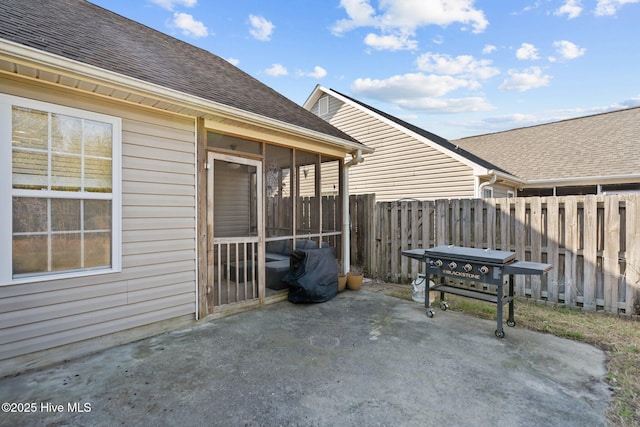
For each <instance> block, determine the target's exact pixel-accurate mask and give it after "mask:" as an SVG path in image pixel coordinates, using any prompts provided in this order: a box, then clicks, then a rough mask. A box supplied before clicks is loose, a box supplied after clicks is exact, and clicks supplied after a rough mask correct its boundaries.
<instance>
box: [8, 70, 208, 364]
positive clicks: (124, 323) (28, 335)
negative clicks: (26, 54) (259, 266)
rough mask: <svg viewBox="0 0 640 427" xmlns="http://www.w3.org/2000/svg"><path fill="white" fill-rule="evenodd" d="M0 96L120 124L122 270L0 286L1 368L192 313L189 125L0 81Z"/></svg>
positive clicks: (123, 106) (193, 278)
mask: <svg viewBox="0 0 640 427" xmlns="http://www.w3.org/2000/svg"><path fill="white" fill-rule="evenodd" d="M0 92H3V93H9V94H12V95H15V96H21V97H25V98H33V99H37V100H40V101H44V102H50V103H52V104H60V105H66V106H70V107H74V108H79V109H83V110H89V111H96V112H99V113H102V114H108V115H112V116H116V117H120V118H122V141H123V142H122V192H123V194H122V272H119V273H112V274H103V275H96V276H86V277H76V278H72V279H62V280H60V279H59V280H51V281H44V282H37V283H36V282H34V283H24V284H16V285H6V286H0V361H2V360H6V359H8V358H11V357H15V356H20V355H24V354H28V353H32V352H37V351H40V350H46V349H50V348H53V347H58V346H62V345H65V344H71V343H75V342H78V341H82V340H86V339H91V338H96V337H100V336H103V335H106V334H111V333H115V332H120V331H124V330H128V329H131V328H136V327H139V326H143V325H148V324H151V323H154V322H158V321H163V320H168V319H173V318H177V317H179V316H184V315H189V314H193V313H195V301H196V298H195V289H196V273H195V269H196V256H195V255H196V251H195V248H196V241H195V227H196V222H195V216H196V193H195V170H194V157H195V144H194V140H195V134H194V132H195V130H194V129H195V125H194V121H193V119H189V118H185V117H180V116H175V115H170V114H161V113H155V112H152V111H151V110H146V109H143V108H137V107H131V106H129V105H127V104H124V103H116V102H112V101H109V100H106V99H103V98H98V97H91V96H88V95H85V94H81V93H77V92H70V91H66V90H61V89H52V88H51V87H50V86H46V85H40V84H38V83H34V82H29V83H26V82H24V81H21V80H20V79H18V78H13V77H7V76H2V77H1V78H0Z"/></svg>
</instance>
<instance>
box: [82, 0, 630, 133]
mask: <svg viewBox="0 0 640 427" xmlns="http://www.w3.org/2000/svg"><path fill="white" fill-rule="evenodd" d="M91 1H92V2H93V3H96V4H98V5H100V6H102V7H104V8H106V9H109V10H111V11H113V12H116V13H118V14H120V15H123V16H125V17H127V18H130V19H133V20H135V21H138V22H140V23H142V24H145V25H147V26H149V27H152V28H155V29H157V30H159V31H162V32H164V33H167V34H170V35H172V36H174V37H176V38H179V39H181V40H184V41H186V42H188V43H191V44H193V45H196V46H198V47H201V48H203V49H206V50H208V51H210V52H212V53H214V54H216V55H218V56H220V57H222V58H225V59H227V60H228V61H230V62H232V63H233V64H235V65H236V66H238V67H239V68H240V69H242V70H243V71H245V72H247V73H249V74H251V75H252V76H254V77H255V78H257V79H258V80H260V81H262V82H263V83H265V84H267V85H268V86H270V87H272V88H273V89H275V90H277V91H278V92H280V93H282V94H283V95H285V96H286V97H288V98H290V99H291V100H292V101H294V102H296V103H298V104H303V103H304V101H305V100H306V99H307V97H308V96H309V94H310V93H311V91H312V90H313V88H314V87H315V85H316V84H321V85H322V86H325V87H328V88H331V89H335V90H337V91H339V92H342V93H344V94H347V95H349V96H352V97H354V98H356V99H358V100H360V101H362V102H365V103H367V104H369V105H372V106H374V107H376V108H378V109H381V110H383V111H385V112H387V113H389V114H392V115H394V116H397V117H400V118H402V119H404V120H406V121H409V122H411V123H413V124H415V125H417V126H420V127H422V128H424V129H426V130H428V131H430V132H433V133H436V134H438V135H440V136H442V137H444V138H447V139H456V138H461V137H464V136H472V135H480V134H485V133H491V132H496V131H501V130H507V129H513V128H518V127H524V126H531V125H535V124H539V123H546V122H550V121H556V120H562V119H566V118H570V117H577V116H584V115H589V114H595V113H601V112H605V111H609V110H615V109H620V108H626V107H631V106H636V105H640V78H639V77H638V75H639V71H640V0H523V1H521V0H477V1H473V0H274V1H265V0H235V1H219V0H130V1H123V0H91Z"/></svg>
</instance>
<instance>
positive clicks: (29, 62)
mask: <svg viewBox="0 0 640 427" xmlns="http://www.w3.org/2000/svg"><path fill="white" fill-rule="evenodd" d="M0 57H5V58H6V59H7V60H10V61H13V62H16V63H19V64H22V65H25V66H28V67H35V68H38V69H44V70H46V71H49V72H52V73H58V74H61V75H64V76H67V77H70V78H73V79H79V80H85V81H89V82H91V83H94V84H97V85H108V86H115V87H117V88H118V89H120V90H123V91H126V92H129V93H132V94H137V95H139V96H142V97H153V98H160V99H161V100H162V101H165V102H167V103H170V104H173V105H178V106H180V107H184V108H190V109H195V110H197V111H200V112H201V113H202V114H217V115H222V116H227V117H230V118H234V119H237V120H243V121H247V122H250V123H254V124H256V125H259V126H262V127H266V128H269V129H273V130H278V131H280V132H285V133H289V134H294V135H300V136H303V137H307V138H312V139H317V140H318V139H319V140H322V141H323V142H325V143H327V144H330V145H334V146H338V147H341V148H344V149H345V150H346V151H347V152H354V151H356V150H358V149H362V150H363V152H369V151H368V150H371V149H370V148H369V147H365V146H364V145H362V144H358V143H354V142H352V141H348V140H344V139H342V138H338V137H335V136H331V135H326V134H324V133H322V132H318V131H314V130H311V129H307V128H304V127H302V126H297V125H293V124H290V123H285V122H282V121H279V120H275V119H271V118H269V117H265V116H261V115H259V114H256V113H252V112H249V111H245V110H241V109H239V108H235V107H230V106H228V105H224V104H221V103H218V102H215V101H210V100H207V99H204V98H200V97H197V96H193V95H189V94H186V93H184V92H180V91H177V90H173V89H169V88H166V87H164V86H160V85H157V84H154V83H149V82H146V81H144V80H140V79H135V78H133V77H129V76H125V75H123V74H119V73H115V72H112V71H108V70H105V69H103V68H99V67H96V66H93V65H89V64H85V63H83V62H79V61H74V60H71V59H68V58H65V57H62V56H59V55H54V54H51V53H48V52H44V51H41V50H38V49H34V48H31V47H28V46H24V45H21V44H18V43H14V42H10V41H8V40H1V39H0ZM371 152H372V151H371Z"/></svg>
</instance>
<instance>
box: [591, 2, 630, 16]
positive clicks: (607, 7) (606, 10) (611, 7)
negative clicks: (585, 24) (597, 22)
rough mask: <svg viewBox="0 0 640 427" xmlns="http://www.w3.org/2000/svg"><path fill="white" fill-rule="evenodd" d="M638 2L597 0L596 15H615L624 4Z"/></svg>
mask: <svg viewBox="0 0 640 427" xmlns="http://www.w3.org/2000/svg"><path fill="white" fill-rule="evenodd" d="M632 3H640V0H598V4H597V5H596V10H595V14H596V16H610V15H615V14H616V12H618V10H620V9H621V8H622V6H624V5H625V4H632Z"/></svg>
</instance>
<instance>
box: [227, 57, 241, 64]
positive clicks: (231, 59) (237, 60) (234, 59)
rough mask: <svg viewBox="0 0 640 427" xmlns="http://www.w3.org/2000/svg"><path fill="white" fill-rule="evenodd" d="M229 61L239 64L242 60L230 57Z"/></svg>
mask: <svg viewBox="0 0 640 427" xmlns="http://www.w3.org/2000/svg"><path fill="white" fill-rule="evenodd" d="M227 62H228V63H230V64H233V65H235V66H238V64H239V63H240V60H239V59H237V58H231V57H229V58H227Z"/></svg>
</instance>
